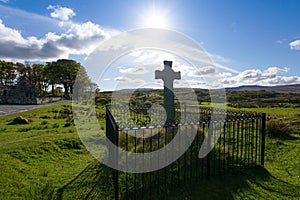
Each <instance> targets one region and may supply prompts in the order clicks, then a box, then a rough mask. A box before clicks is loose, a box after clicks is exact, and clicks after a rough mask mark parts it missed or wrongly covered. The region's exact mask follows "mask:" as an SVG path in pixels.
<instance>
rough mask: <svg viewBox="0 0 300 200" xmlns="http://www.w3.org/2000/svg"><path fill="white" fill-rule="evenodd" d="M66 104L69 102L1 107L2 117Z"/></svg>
mask: <svg viewBox="0 0 300 200" xmlns="http://www.w3.org/2000/svg"><path fill="white" fill-rule="evenodd" d="M66 102H68V101H59V102H55V103H49V104H42V105H0V117H1V116H5V115H11V114H15V113H21V112H25V111H28V110H34V109H38V108H43V107H48V106H54V105H60V104H65V103H66Z"/></svg>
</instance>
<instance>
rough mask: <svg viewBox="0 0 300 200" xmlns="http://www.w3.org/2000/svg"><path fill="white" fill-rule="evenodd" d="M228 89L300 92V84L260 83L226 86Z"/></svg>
mask: <svg viewBox="0 0 300 200" xmlns="http://www.w3.org/2000/svg"><path fill="white" fill-rule="evenodd" d="M225 89H226V91H259V90H265V91H269V92H279V93H290V92H292V93H300V84H295V85H279V86H259V85H245V86H239V87H230V88H225Z"/></svg>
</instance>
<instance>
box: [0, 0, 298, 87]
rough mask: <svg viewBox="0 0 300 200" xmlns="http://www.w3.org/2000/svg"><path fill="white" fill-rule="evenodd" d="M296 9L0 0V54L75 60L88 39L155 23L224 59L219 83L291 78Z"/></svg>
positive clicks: (257, 3) (260, 4)
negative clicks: (190, 39)
mask: <svg viewBox="0 0 300 200" xmlns="http://www.w3.org/2000/svg"><path fill="white" fill-rule="evenodd" d="M299 13H300V1H297V0H289V1H286V0H281V1H280V0H275V1H268V0H251V1H250V0H249V1H233V0H227V1H222V0H219V1H216V0H199V1H196V0H195V1H184V0H180V1H179V0H172V1H171V0H170V1H153V0H152V1H138V0H135V1H122V0H119V1H116V0H113V1H100V0H87V1H79V0H59V1H47V0H43V1H29V0H0V20H1V21H0V22H1V23H0V36H1V37H0V45H1V50H0V59H4V60H12V61H32V62H35V61H42V62H43V61H51V60H56V59H58V58H70V59H75V60H77V61H78V62H81V63H83V62H84V59H85V58H86V57H87V56H88V55H89V54H90V53H91V52H92V51H93V50H94V49H95V48H96V44H99V43H101V42H102V41H105V40H107V39H109V38H111V37H113V36H115V35H117V34H119V33H122V32H124V31H129V30H134V29H137V28H145V27H149V26H150V27H151V26H156V25H157V26H158V28H165V29H169V30H174V31H177V32H179V33H182V34H184V35H186V36H188V37H191V38H192V39H193V40H195V41H196V42H198V43H199V44H200V45H201V46H202V47H203V48H204V49H205V50H206V51H207V52H208V54H209V55H210V56H211V58H212V60H213V61H214V62H215V63H217V64H219V65H220V66H225V67H226V69H225V68H221V69H219V71H218V73H219V74H220V76H221V77H222V79H223V84H224V86H237V85H255V84H260V85H282V84H295V83H300V78H299V74H300V14H299ZM127 61H128V60H127ZM121 65H122V64H120V63H119V66H115V67H116V69H115V70H113V71H112V72H111V73H112V74H114V75H111V77H105V79H106V80H111V81H116V82H118V81H119V82H120V81H126V80H127V81H128V79H126V80H125V79H124V80H121V79H120V77H121V76H122V75H124V73H128V71H130V70H125V69H124V68H126V67H127V69H129V68H130V69H131V68H134V67H138V66H128V65H127V66H126V67H124V66H121ZM136 69H137V68H136ZM187 79H189V80H193V79H191V78H187Z"/></svg>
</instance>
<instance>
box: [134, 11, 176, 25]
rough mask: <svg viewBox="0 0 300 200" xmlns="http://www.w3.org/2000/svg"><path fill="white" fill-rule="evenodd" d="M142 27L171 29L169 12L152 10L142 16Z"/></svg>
mask: <svg viewBox="0 0 300 200" xmlns="http://www.w3.org/2000/svg"><path fill="white" fill-rule="evenodd" d="M139 24H140V26H142V27H144V28H162V29H167V28H170V27H171V25H170V17H169V15H168V12H167V10H164V9H159V8H157V7H156V8H152V9H151V8H150V9H149V10H146V11H145V12H144V13H143V14H142V15H141V20H140V23H139Z"/></svg>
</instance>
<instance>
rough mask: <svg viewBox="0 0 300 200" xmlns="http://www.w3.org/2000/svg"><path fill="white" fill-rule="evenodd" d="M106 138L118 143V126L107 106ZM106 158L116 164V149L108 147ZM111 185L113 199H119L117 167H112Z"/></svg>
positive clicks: (115, 143)
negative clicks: (113, 193)
mask: <svg viewBox="0 0 300 200" xmlns="http://www.w3.org/2000/svg"><path fill="white" fill-rule="evenodd" d="M106 138H107V139H109V140H110V141H111V142H112V143H113V144H114V145H116V146H118V144H119V128H118V125H117V124H116V122H115V121H114V119H113V116H112V114H111V112H110V111H109V108H108V107H106ZM108 157H109V158H108V159H109V162H114V164H115V165H117V164H118V162H119V161H118V150H116V151H114V150H113V149H110V148H109V149H108ZM112 176H113V185H114V190H115V191H114V192H115V200H119V171H118V170H117V169H112Z"/></svg>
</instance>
